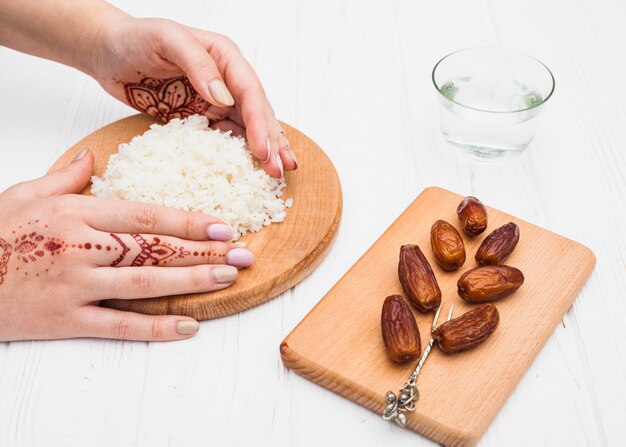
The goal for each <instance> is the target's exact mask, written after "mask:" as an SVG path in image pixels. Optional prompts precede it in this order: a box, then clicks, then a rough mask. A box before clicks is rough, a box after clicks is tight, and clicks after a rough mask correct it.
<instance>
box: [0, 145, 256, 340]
mask: <svg viewBox="0 0 626 447" xmlns="http://www.w3.org/2000/svg"><path fill="white" fill-rule="evenodd" d="M92 167H93V155H92V154H91V153H90V152H89V151H86V150H85V151H82V152H81V153H79V154H78V155H77V158H76V159H75V160H74V161H73V162H72V163H71V164H70V165H69V166H68V167H67V168H65V169H63V170H60V171H57V172H54V173H51V174H48V175H46V176H45V177H42V178H40V179H37V180H33V181H30V182H26V183H22V184H19V185H16V186H13V187H11V188H9V189H8V190H6V191H4V192H3V193H1V194H0V222H1V225H2V226H1V228H0V341H8V340H26V339H56V338H72V337H83V336H86V337H102V338H118V339H128V340H178V339H183V338H188V337H190V336H192V335H193V334H195V333H196V332H197V330H198V327H199V326H198V322H197V321H195V320H193V319H192V318H189V317H185V316H175V315H160V316H152V315H142V314H136V313H131V312H122V311H118V310H113V309H107V308H103V307H98V304H99V302H100V300H103V299H108V298H119V299H134V298H149V297H157V296H163V295H177V294H183V293H195V292H207V291H212V290H219V289H223V288H225V287H228V286H230V285H231V284H233V282H234V281H235V279H236V278H237V267H246V266H248V265H250V263H251V262H252V254H251V253H250V252H249V251H247V250H245V249H243V248H240V247H239V246H238V245H236V244H234V243H230V242H223V241H226V240H229V239H230V238H231V237H232V230H231V229H229V228H228V227H227V226H226V225H224V224H223V223H222V222H220V221H219V220H218V219H215V218H213V217H210V216H208V215H205V214H201V213H189V212H184V211H178V210H172V209H169V208H164V207H158V206H152V205H146V204H139V203H131V202H123V201H117V200H105V199H98V198H95V197H86V196H81V195H76V193H78V192H80V191H81V190H82V189H83V188H84V187H85V185H86V184H87V183H88V182H89V178H90V175H91V171H92ZM209 239H212V240H209ZM226 264H230V265H226Z"/></svg>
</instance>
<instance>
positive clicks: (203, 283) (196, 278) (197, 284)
mask: <svg viewBox="0 0 626 447" xmlns="http://www.w3.org/2000/svg"><path fill="white" fill-rule="evenodd" d="M207 278H208V276H207V275H206V274H205V273H204V271H203V270H202V269H194V270H192V271H191V272H190V273H189V284H190V285H191V287H192V289H193V290H206V289H207V284H208V281H207Z"/></svg>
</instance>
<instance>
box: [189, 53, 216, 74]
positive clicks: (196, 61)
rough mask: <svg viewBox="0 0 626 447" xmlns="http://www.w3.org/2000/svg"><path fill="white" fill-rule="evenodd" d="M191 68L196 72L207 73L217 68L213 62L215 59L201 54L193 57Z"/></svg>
mask: <svg viewBox="0 0 626 447" xmlns="http://www.w3.org/2000/svg"><path fill="white" fill-rule="evenodd" d="M189 66H190V67H193V68H194V69H196V70H201V71H207V70H212V69H214V68H215V62H213V59H212V58H211V56H209V55H208V54H199V55H196V56H193V58H192V59H191V60H190V64H189Z"/></svg>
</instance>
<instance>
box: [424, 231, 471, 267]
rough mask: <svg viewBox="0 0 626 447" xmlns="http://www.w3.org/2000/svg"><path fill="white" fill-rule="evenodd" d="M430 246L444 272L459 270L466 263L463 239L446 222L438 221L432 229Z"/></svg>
mask: <svg viewBox="0 0 626 447" xmlns="http://www.w3.org/2000/svg"><path fill="white" fill-rule="evenodd" d="M430 245H431V246H432V248H433V253H434V254H435V258H436V259H437V262H438V263H439V265H440V266H441V268H443V269H444V270H447V271H452V270H457V269H458V268H460V267H461V266H462V265H463V263H464V262H465V244H463V239H462V238H461V235H460V234H459V232H458V231H457V229H456V228H454V227H453V226H452V225H450V224H449V223H448V222H446V221H445V220H438V221H437V222H435V223H434V224H433V226H432V227H431V228H430Z"/></svg>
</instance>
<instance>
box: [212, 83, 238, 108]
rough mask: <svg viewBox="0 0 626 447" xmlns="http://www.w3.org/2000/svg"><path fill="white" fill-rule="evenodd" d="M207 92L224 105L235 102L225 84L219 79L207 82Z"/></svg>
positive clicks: (230, 104)
mask: <svg viewBox="0 0 626 447" xmlns="http://www.w3.org/2000/svg"><path fill="white" fill-rule="evenodd" d="M209 93H210V94H211V96H212V97H213V99H214V100H216V101H217V102H219V103H220V104H223V105H225V106H232V105H233V104H235V100H234V99H233V96H232V95H231V94H230V92H229V91H228V89H227V88H226V84H224V81H222V80H221V79H217V78H216V79H213V80H212V81H210V82H209Z"/></svg>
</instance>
